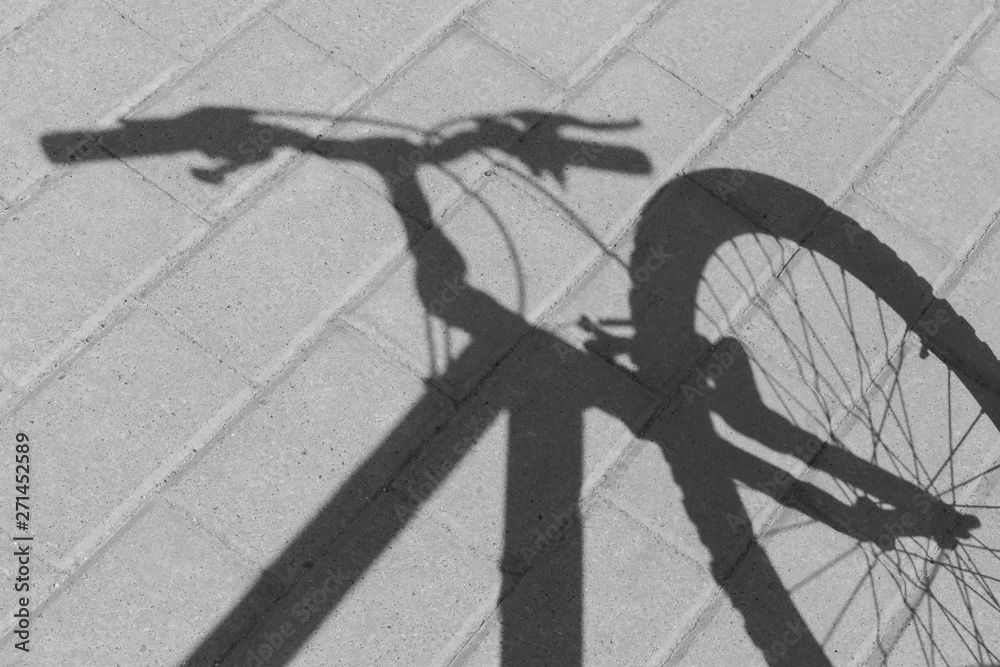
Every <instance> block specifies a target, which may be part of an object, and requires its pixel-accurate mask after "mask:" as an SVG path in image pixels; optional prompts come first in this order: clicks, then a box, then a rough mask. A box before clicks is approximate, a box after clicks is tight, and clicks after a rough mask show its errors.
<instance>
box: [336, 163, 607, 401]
mask: <svg viewBox="0 0 1000 667" xmlns="http://www.w3.org/2000/svg"><path fill="white" fill-rule="evenodd" d="M487 206H488V207H489V208H487ZM494 216H495V217H494ZM444 234H445V235H446V236H447V238H448V239H449V240H450V241H451V242H452V243H453V244H454V245H455V247H457V249H458V253H459V254H460V255H461V257H454V256H451V253H450V251H449V249H448V248H446V247H444V246H443V244H442V243H441V241H440V240H439V239H437V238H434V237H430V238H428V240H427V241H426V242H425V243H423V244H422V245H421V246H419V247H418V248H417V249H415V250H414V254H416V255H417V256H418V257H419V262H420V263H421V264H424V265H427V266H433V267H434V272H435V273H436V274H437V275H438V276H439V277H440V278H441V281H442V284H443V285H444V286H445V287H444V288H442V293H441V294H440V295H439V297H438V299H437V300H434V301H432V302H431V303H430V304H423V303H422V302H421V297H420V294H419V291H418V286H417V285H416V280H415V278H416V272H417V262H418V260H416V259H414V258H413V257H412V256H409V257H407V258H406V260H405V261H404V262H403V263H402V264H401V265H400V266H399V268H398V269H397V270H396V271H395V272H394V273H393V274H391V275H390V276H389V278H388V279H387V280H386V281H385V282H384V283H383V284H381V285H380V286H379V287H378V288H377V289H376V290H375V291H374V292H373V293H372V294H371V295H369V296H368V298H366V299H365V300H364V301H362V302H361V303H360V305H359V306H358V308H357V310H355V311H353V312H352V313H351V314H350V316H349V319H350V321H351V322H353V323H355V324H356V325H357V326H358V327H360V328H362V329H364V330H366V331H371V332H372V334H373V335H374V336H377V337H379V338H380V339H384V340H385V341H386V342H387V344H388V345H390V346H392V347H394V348H395V349H397V350H399V351H401V353H402V354H404V355H405V356H406V357H407V358H408V359H411V360H412V363H414V365H415V366H416V367H417V369H418V370H419V371H420V372H421V373H422V374H424V375H426V376H427V377H430V378H433V376H434V375H435V370H434V369H435V368H441V367H444V366H446V365H447V364H448V361H449V359H454V358H457V357H459V356H461V355H462V354H463V353H464V352H465V351H466V350H468V349H470V348H472V349H473V352H472V354H473V355H476V356H475V358H473V357H466V358H465V365H463V366H462V367H461V372H459V370H458V369H456V368H452V369H451V370H450V371H449V373H448V378H449V379H448V380H447V386H444V387H443V388H444V389H445V390H446V391H448V392H449V393H452V394H454V395H456V396H463V395H465V393H467V392H468V391H469V390H470V389H471V388H472V387H473V386H475V384H476V383H477V382H478V381H479V380H480V379H481V378H482V376H483V375H484V374H485V373H486V372H487V371H489V370H490V369H491V368H492V366H493V364H494V362H495V361H496V360H497V359H499V358H500V356H501V355H502V354H504V353H505V352H506V351H507V350H509V349H510V347H511V346H512V345H513V344H514V342H515V341H516V340H517V338H518V336H520V335H521V334H522V333H523V330H524V327H523V326H522V327H520V328H511V327H508V326H507V325H506V324H505V323H501V322H496V321H494V322H492V324H491V320H492V319H494V314H493V313H491V312H488V311H486V310H485V309H482V312H479V313H476V314H475V315H474V316H475V317H476V318H477V319H478V320H479V321H480V322H481V324H482V326H481V327H479V329H480V331H489V332H490V334H489V335H490V341H489V343H490V344H489V345H486V346H482V345H475V346H474V347H473V345H474V340H473V336H472V335H471V334H470V333H469V332H466V331H463V330H461V329H458V328H457V327H450V328H449V327H448V326H447V325H446V323H445V322H446V320H447V318H448V317H449V315H450V313H449V309H460V308H466V306H465V305H463V302H462V296H463V293H464V292H463V291H456V290H455V289H451V288H449V287H448V286H449V285H458V286H459V290H460V288H461V286H462V285H464V284H468V285H471V286H472V287H474V288H477V289H479V290H482V291H483V292H485V293H486V294H488V295H489V296H490V297H492V298H493V299H495V300H496V301H497V302H498V303H499V304H501V305H502V306H503V307H504V308H505V309H507V310H508V311H509V312H512V313H518V312H520V313H521V315H522V317H524V318H526V319H527V320H529V321H530V320H533V319H535V318H536V317H537V314H538V312H539V310H540V309H541V308H543V307H544V306H545V305H546V304H547V303H549V302H550V301H551V299H552V297H553V296H554V295H556V294H558V293H559V292H560V291H561V289H562V288H565V287H568V285H566V283H567V282H568V281H569V280H571V279H572V278H573V277H574V276H575V275H576V274H577V273H579V271H580V270H581V267H582V266H583V265H584V264H585V263H586V262H587V261H589V260H590V259H591V258H592V257H593V253H594V246H593V243H592V242H591V241H590V240H589V239H587V238H585V237H584V236H583V235H582V234H579V233H578V232H576V231H575V230H574V229H573V227H572V225H571V223H570V221H569V220H568V219H567V218H566V216H565V215H564V214H563V213H561V212H560V211H558V210H555V209H554V208H553V207H552V206H551V205H549V204H548V202H544V201H542V202H539V201H538V200H536V199H535V198H534V197H533V196H532V195H531V194H528V193H525V192H524V191H523V190H521V189H520V188H518V187H515V186H513V185H511V184H510V183H509V182H508V181H506V180H505V179H503V178H499V177H497V178H493V179H491V180H489V181H487V182H486V183H485V184H484V185H483V187H482V188H481V189H480V190H478V191H477V192H476V196H475V197H473V196H468V197H466V198H465V199H464V200H463V201H462V202H461V203H460V204H458V205H457V206H456V207H455V208H454V209H453V211H452V212H451V213H449V215H448V217H447V218H446V220H445V221H444ZM508 243H510V244H512V245H513V248H511V247H510V246H509V245H508ZM460 262H461V265H459V263H460ZM462 278H464V279H465V282H464V283H462V282H460V281H461V279H462ZM522 289H523V292H522ZM451 292H455V293H454V294H452V293H451ZM522 296H523V299H524V301H523V303H521V300H522ZM449 301H452V302H454V305H450V304H449V303H448V302H449ZM435 308H439V309H440V310H438V311H437V312H435ZM428 309H430V310H431V311H432V314H434V315H435V317H434V318H433V321H432V322H430V327H431V331H432V333H431V334H430V335H431V336H433V338H432V339H431V341H428V319H429V318H431V314H429V313H428V312H427V311H428ZM525 326H526V325H525ZM480 342H482V341H480ZM443 382H444V381H443Z"/></svg>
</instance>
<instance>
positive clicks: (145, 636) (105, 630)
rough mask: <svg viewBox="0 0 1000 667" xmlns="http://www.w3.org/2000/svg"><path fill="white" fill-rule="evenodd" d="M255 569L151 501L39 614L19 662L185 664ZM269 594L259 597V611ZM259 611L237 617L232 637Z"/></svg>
mask: <svg viewBox="0 0 1000 667" xmlns="http://www.w3.org/2000/svg"><path fill="white" fill-rule="evenodd" d="M253 575H254V572H253V571H252V570H251V569H250V568H248V567H247V566H246V565H244V564H243V563H241V562H240V561H239V559H238V558H237V557H236V555H235V554H234V553H233V552H232V551H230V550H229V549H228V548H227V547H226V546H225V545H223V544H222V543H221V542H219V541H218V540H216V539H214V538H212V537H211V536H209V535H208V534H207V533H205V532H203V531H202V530H200V529H199V528H198V527H197V526H196V525H195V524H194V523H193V522H191V521H190V520H189V519H187V518H186V517H184V516H181V515H179V514H178V513H177V512H176V511H174V510H173V509H171V508H170V507H168V506H165V505H163V504H162V503H158V502H157V503H154V504H153V506H152V507H151V508H150V509H149V510H148V511H147V512H145V513H144V514H143V515H142V516H141V517H140V518H139V519H138V520H137V521H136V522H135V523H134V524H132V525H131V526H129V529H128V530H127V531H126V532H125V533H124V535H122V536H121V538H120V539H119V540H118V541H116V542H115V543H114V544H113V545H111V546H110V547H109V548H108V549H107V550H106V551H104V552H103V553H101V554H100V555H99V557H98V558H97V559H96V560H95V561H94V563H93V564H92V565H90V566H89V567H88V568H87V569H86V570H85V571H84V572H83V573H82V574H81V575H80V576H79V577H78V578H77V579H76V580H75V581H73V583H72V584H71V586H70V588H69V589H68V590H67V591H65V592H63V594H62V595H60V597H59V598H58V599H56V600H55V601H54V602H53V603H52V604H51V605H50V606H48V607H47V608H46V609H45V610H44V611H43V612H42V614H41V615H40V616H39V617H38V618H37V619H36V621H35V622H36V626H35V627H34V628H33V630H34V631H33V633H32V642H31V645H30V646H31V653H30V654H29V657H30V659H29V660H28V661H26V662H24V663H21V664H29V665H66V666H67V667H70V666H74V667H75V666H80V667H82V666H84V665H94V664H102V665H151V666H152V665H164V666H165V665H176V664H180V662H181V661H182V660H183V659H184V658H185V656H186V655H187V653H188V651H190V650H192V649H193V648H194V647H195V646H197V644H198V641H199V639H201V638H202V637H204V636H205V635H206V634H208V632H210V631H211V629H212V628H213V626H214V624H215V622H216V621H218V620H220V619H222V618H224V617H225V614H226V613H227V612H228V611H229V608H230V605H231V604H232V603H233V602H234V601H235V600H237V599H238V598H239V596H240V594H241V592H242V591H243V590H244V589H245V588H246V587H248V586H249V584H250V583H251V582H252V577H253ZM272 594H273V593H272ZM268 602H269V600H268V599H264V598H263V596H262V599H257V600H254V605H253V611H255V612H257V613H260V612H261V611H263V609H264V606H265V605H266V604H267V603H268ZM254 620H255V619H254V618H253V615H252V614H248V615H247V616H246V617H243V618H241V619H240V621H241V622H242V627H235V626H234V627H232V628H231V631H230V633H228V634H229V636H228V637H227V639H228V640H229V641H233V640H234V639H235V638H236V637H238V636H239V633H240V632H245V631H246V629H247V627H248V626H249V625H250V624H251V623H252V622H253V621H254ZM223 643H224V642H220V643H219V645H218V646H217V647H216V648H217V650H218V651H219V652H221V650H223V649H224V648H225V646H224V645H223Z"/></svg>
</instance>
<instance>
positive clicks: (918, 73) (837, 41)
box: [803, 0, 983, 112]
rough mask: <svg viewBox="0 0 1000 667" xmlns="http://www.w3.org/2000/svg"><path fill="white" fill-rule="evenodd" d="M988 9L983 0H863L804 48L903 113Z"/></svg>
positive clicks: (853, 5)
mask: <svg viewBox="0 0 1000 667" xmlns="http://www.w3.org/2000/svg"><path fill="white" fill-rule="evenodd" d="M982 11H983V2H982V0H958V1H957V2H948V3H941V2H935V1H934V0H903V1H902V2H892V1H890V0H859V1H857V2H851V3H848V4H847V5H845V7H844V9H843V11H841V12H839V13H838V14H837V15H836V16H835V17H834V18H833V20H832V21H830V22H829V23H828V24H827V25H825V26H824V27H823V30H822V31H821V32H819V33H818V35H817V37H816V38H815V39H814V40H812V41H811V43H809V44H808V45H807V46H806V47H805V48H804V49H803V50H804V52H805V53H807V54H809V55H810V56H812V57H814V58H816V59H818V60H819V61H821V62H822V63H823V64H824V65H826V66H827V67H829V68H831V69H832V70H834V71H836V72H837V73H838V74H840V75H841V76H843V77H844V78H845V79H847V80H848V81H849V82H851V83H852V84H854V85H855V86H857V87H858V88H861V89H862V90H866V91H869V92H871V93H872V94H873V95H875V96H876V97H878V98H879V99H882V100H884V101H885V102H886V103H887V104H888V105H889V106H891V107H892V108H893V109H894V110H896V111H897V112H900V111H902V110H903V109H904V108H905V107H906V106H907V103H908V102H909V101H910V99H911V98H912V96H913V95H914V94H915V93H916V92H918V90H919V88H920V86H921V84H922V82H923V81H924V80H925V79H926V78H927V76H928V75H930V74H931V72H933V70H934V69H935V68H936V67H937V66H938V64H939V63H940V62H941V60H942V59H943V58H944V57H945V56H946V55H947V54H948V53H949V52H950V51H952V50H953V49H954V48H955V46H956V45H957V44H956V42H957V40H959V38H960V37H962V35H963V33H965V31H966V30H967V29H968V28H969V27H970V26H971V25H972V23H973V22H974V21H975V19H976V17H977V16H978V15H979V14H980V13H981V12H982Z"/></svg>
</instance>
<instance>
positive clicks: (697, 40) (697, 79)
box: [635, 0, 827, 110]
mask: <svg viewBox="0 0 1000 667" xmlns="http://www.w3.org/2000/svg"><path fill="white" fill-rule="evenodd" d="M826 4H827V3H826V2H825V0H808V1H807V2H791V1H789V0H781V1H779V2H768V3H760V2H753V1H752V0H739V1H738V2H726V1H725V0H708V2H701V1H698V0H680V1H679V2H675V3H673V4H672V5H671V6H669V7H668V8H667V9H666V11H664V12H663V15H662V16H661V17H659V18H658V19H657V20H656V22H655V23H653V24H652V25H651V26H650V27H649V28H648V29H647V30H646V31H645V32H644V33H643V34H642V35H640V36H639V37H638V38H636V40H635V47H636V48H637V49H639V50H640V51H642V52H643V53H646V54H648V55H649V56H650V57H651V58H653V59H654V60H656V61H657V62H659V63H661V64H662V65H663V66H664V67H666V68H667V69H669V70H670V71H671V72H673V73H675V74H676V75H677V76H679V77H680V78H681V79H683V80H684V81H687V82H688V83H690V84H691V85H692V86H694V87H695V88H697V89H698V90H700V91H702V92H703V93H704V94H705V95H707V96H708V97H710V98H711V99H713V100H716V101H717V102H718V103H719V104H721V105H724V106H726V107H727V108H729V109H731V110H732V109H734V105H735V104H737V103H738V102H739V101H740V99H741V98H742V97H744V96H745V95H747V94H748V93H749V92H750V91H752V90H753V88H755V87H756V86H758V85H760V83H761V81H760V77H761V75H762V74H763V73H765V72H766V68H767V66H768V64H769V63H771V62H772V61H773V60H775V59H776V58H779V57H781V56H782V55H783V54H784V53H785V52H786V51H787V50H789V49H791V48H792V47H793V46H794V43H795V40H796V39H797V38H801V37H800V33H801V32H802V30H803V29H804V28H805V27H806V26H807V25H808V23H809V21H810V19H811V18H813V16H815V15H816V14H817V12H820V11H821V10H822V9H823V7H824V5H826Z"/></svg>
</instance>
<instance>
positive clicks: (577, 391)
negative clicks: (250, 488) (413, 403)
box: [393, 333, 657, 574]
mask: <svg viewBox="0 0 1000 667" xmlns="http://www.w3.org/2000/svg"><path fill="white" fill-rule="evenodd" d="M656 404H657V401H656V400H655V399H654V398H653V396H652V395H651V394H649V393H648V392H646V391H645V390H643V389H642V388H641V387H639V385H637V384H636V383H634V382H633V381H631V380H629V378H628V377H627V376H626V375H625V374H624V373H621V372H619V371H617V370H616V369H614V368H613V367H611V366H610V365H608V364H606V363H604V362H603V361H601V360H600V359H597V358H594V357H592V356H590V355H587V354H583V353H579V352H576V351H572V350H568V349H563V348H560V347H554V345H553V339H552V338H551V337H550V336H549V335H547V334H544V333H536V334H532V335H531V336H529V337H528V338H526V339H525V340H524V341H523V342H522V343H520V344H519V345H518V347H517V348H515V349H514V351H513V352H512V353H511V356H510V357H508V358H507V359H506V360H505V361H504V362H503V364H502V365H501V366H500V368H499V369H498V370H497V371H496V372H495V373H494V374H493V375H492V376H491V377H490V379H489V380H488V381H487V385H486V386H485V387H484V388H483V389H482V390H481V391H480V392H478V393H477V395H476V398H474V399H473V401H472V402H471V403H470V404H468V406H467V407H466V408H464V409H463V411H462V412H461V413H460V414H459V415H458V416H457V417H456V418H455V419H454V420H453V421H452V422H450V423H449V425H448V426H447V428H446V429H444V430H443V431H442V432H441V433H440V434H439V435H437V436H435V438H434V439H433V440H432V441H431V442H430V443H429V444H428V445H427V446H426V447H425V448H424V449H423V450H421V452H420V453H419V454H418V455H417V456H416V457H414V459H413V460H411V461H410V462H409V463H407V466H406V467H405V468H404V470H403V471H402V473H401V474H400V476H399V477H398V478H397V479H396V480H395V481H394V482H393V486H394V488H396V489H397V490H398V491H399V492H400V493H401V494H403V495H404V496H405V497H406V498H407V501H406V507H408V508H409V509H410V510H412V511H416V510H418V509H419V510H422V511H424V510H426V511H430V512H432V513H434V514H435V515H436V516H439V517H442V520H444V521H446V522H447V524H448V525H449V526H450V527H451V529H452V530H453V531H455V532H456V533H457V534H458V535H460V536H461V537H462V539H463V540H465V541H467V542H468V543H469V544H471V545H473V546H474V547H475V548H476V549H477V550H479V551H480V552H481V553H485V554H486V555H487V556H488V558H490V559H491V560H493V561H495V562H498V563H499V562H500V561H501V560H502V557H503V549H504V543H505V541H506V542H507V543H508V544H509V551H510V555H511V559H510V560H509V562H507V563H505V564H504V568H505V569H506V570H507V571H508V572H511V573H515V574H516V573H521V572H523V571H525V570H526V569H527V568H528V567H530V566H531V564H532V562H533V561H534V560H535V558H536V557H537V556H538V555H539V553H538V552H539V549H541V548H542V547H538V548H536V546H534V544H535V542H537V540H538V539H539V538H538V537H537V534H538V531H541V532H542V533H545V532H546V531H550V532H551V529H553V526H555V528H556V529H558V525H556V524H560V523H561V524H565V523H566V515H568V516H569V517H570V519H569V520H570V526H571V527H572V526H573V525H574V522H573V518H572V517H573V516H574V515H575V512H576V508H577V506H578V502H579V498H580V494H581V492H583V493H586V492H587V491H588V489H590V488H592V487H593V485H594V484H595V483H596V482H597V481H598V480H599V479H600V477H601V476H602V475H603V474H604V471H605V470H606V469H607V468H608V467H609V466H610V465H611V464H612V462H613V461H614V460H615V459H616V458H617V456H618V455H619V453H620V451H621V448H622V447H623V446H624V445H625V444H626V442H627V441H628V439H629V429H637V428H638V427H639V426H640V425H641V424H642V423H643V422H644V421H645V420H646V419H647V418H648V417H649V416H650V415H651V412H652V410H653V409H654V408H655V406H656ZM505 471H506V472H505ZM505 479H506V480H508V481H507V482H506V484H507V487H508V488H506V490H505V481H504V480H505ZM581 488H582V491H581ZM511 503H516V505H510V504H511ZM404 509H405V508H404ZM508 513H509V514H511V515H512V516H513V518H512V519H511V521H510V525H505V518H504V517H505V515H506V514H508ZM572 529H573V530H575V528H572ZM557 532H558V531H557ZM525 550H526V551H525Z"/></svg>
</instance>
